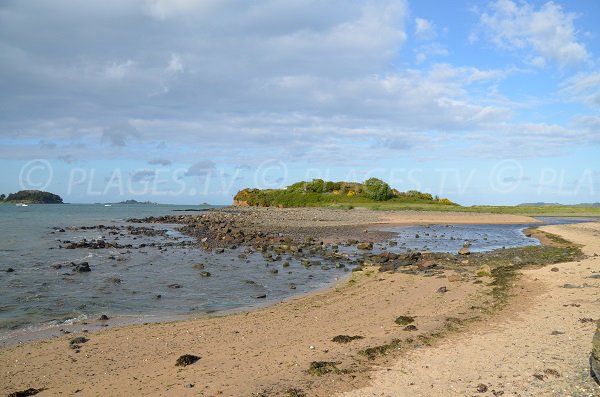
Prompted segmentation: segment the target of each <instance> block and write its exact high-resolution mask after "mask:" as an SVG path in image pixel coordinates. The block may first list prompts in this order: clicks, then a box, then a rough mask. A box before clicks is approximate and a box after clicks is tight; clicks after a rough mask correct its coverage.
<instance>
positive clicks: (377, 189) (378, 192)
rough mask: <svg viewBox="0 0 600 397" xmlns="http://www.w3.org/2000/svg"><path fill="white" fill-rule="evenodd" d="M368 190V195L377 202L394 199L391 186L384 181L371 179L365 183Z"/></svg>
mask: <svg viewBox="0 0 600 397" xmlns="http://www.w3.org/2000/svg"><path fill="white" fill-rule="evenodd" d="M364 185H365V187H366V189H367V191H366V195H367V196H368V197H369V198H371V199H373V200H377V201H385V200H389V199H391V198H392V197H394V192H393V191H392V188H391V187H390V185H388V184H387V183H385V182H384V181H382V180H381V179H377V178H371V179H367V180H366V181H365V182H364Z"/></svg>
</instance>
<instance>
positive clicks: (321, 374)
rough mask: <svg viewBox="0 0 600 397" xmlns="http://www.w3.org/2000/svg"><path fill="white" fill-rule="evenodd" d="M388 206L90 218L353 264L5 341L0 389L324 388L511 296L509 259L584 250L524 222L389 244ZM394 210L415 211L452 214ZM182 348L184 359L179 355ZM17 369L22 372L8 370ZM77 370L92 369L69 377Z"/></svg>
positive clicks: (221, 246) (512, 263)
mask: <svg viewBox="0 0 600 397" xmlns="http://www.w3.org/2000/svg"><path fill="white" fill-rule="evenodd" d="M395 215H396V214H389V213H373V212H370V211H342V210H324V209H301V210H287V209H281V210H280V209H273V208H269V209H266V210H265V209H254V208H250V209H239V208H226V209H219V210H211V211H207V212H204V213H202V214H198V215H185V216H183V215H182V216H179V215H176V216H165V217H155V218H144V219H133V220H130V222H132V223H134V224H135V223H138V224H140V226H139V227H138V226H127V227H122V228H117V229H106V228H104V227H103V228H101V230H103V231H106V230H108V232H109V236H112V237H113V238H116V237H120V234H121V233H123V234H127V235H128V236H136V235H141V234H148V235H153V236H158V237H160V234H161V232H160V230H162V229H161V228H158V229H154V228H153V227H148V226H146V225H143V224H156V225H158V224H163V223H166V224H178V225H179V228H180V231H181V232H182V233H184V234H186V235H188V236H192V237H193V239H192V241H191V242H190V241H188V243H191V244H192V245H193V246H197V247H198V248H202V249H205V250H209V251H210V252H211V254H216V255H219V254H220V253H223V252H229V250H233V249H240V248H241V249H242V252H244V253H243V254H240V257H238V259H239V260H241V261H244V260H245V258H244V257H241V256H242V255H249V254H251V253H253V254H255V255H256V254H260V255H261V256H262V259H263V260H264V262H265V263H266V264H267V270H268V271H271V272H274V271H282V270H283V269H286V263H288V261H289V260H294V261H295V263H298V262H300V263H301V264H302V266H304V267H306V268H315V267H318V268H320V269H325V268H328V267H330V266H335V267H339V268H341V269H347V270H352V276H351V277H350V278H349V279H348V281H345V282H343V283H340V284H338V285H336V286H334V287H332V288H330V289H328V290H327V291H324V292H319V293H314V294H309V295H308V296H304V297H301V298H297V299H293V300H290V301H284V302H282V303H279V304H276V305H274V306H270V307H267V308H265V309H260V310H255V311H252V312H246V313H241V314H235V315H229V316H224V317H213V318H204V319H197V320H188V321H183V322H176V323H165V324H149V325H144V326H130V327H125V328H118V329H110V330H106V331H104V332H90V333H86V334H84V335H86V336H85V338H86V339H87V341H86V343H85V344H80V345H79V346H80V349H78V350H80V352H75V350H73V349H72V348H68V349H67V350H66V353H65V352H62V350H61V346H62V344H65V346H70V345H69V341H68V340H65V341H63V340H62V339H55V340H52V341H47V342H35V343H32V344H26V345H23V346H18V347H14V348H10V349H5V350H2V351H0V358H2V360H6V362H7V363H12V364H10V365H7V372H6V374H3V375H2V378H1V379H0V380H2V381H3V382H5V384H6V389H4V388H3V389H2V390H3V391H6V392H9V391H12V390H25V389H27V387H31V388H35V389H36V390H37V389H46V390H50V391H52V393H55V394H56V393H59V392H73V391H74V390H78V392H80V391H83V392H84V393H87V394H94V393H96V394H97V393H98V392H99V391H100V390H102V389H103V388H106V387H107V385H109V384H110V387H111V389H112V390H138V391H139V392H140V393H141V394H149V395H153V394H156V395H160V394H163V395H164V394H169V393H177V394H178V395H207V396H209V395H211V396H212V395H232V396H233V395H235V396H246V395H247V396H250V395H253V396H300V395H315V396H329V395H333V394H334V393H336V392H340V391H349V390H352V389H355V388H358V387H361V386H364V385H365V384H367V383H368V382H369V379H370V375H369V374H370V373H371V371H372V369H373V367H374V366H376V367H378V366H382V365H388V363H390V362H391V360H394V359H396V358H397V357H398V355H399V354H402V352H405V351H408V350H411V349H418V348H425V347H427V346H430V345H432V344H434V343H435V342H436V341H439V340H442V339H443V338H445V337H446V336H447V335H450V334H452V333H454V332H456V331H457V330H462V329H465V327H467V326H468V325H469V324H471V323H474V322H476V321H478V320H480V319H481V318H482V317H483V316H489V315H490V314H493V313H496V312H497V311H498V310H499V309H500V308H502V307H504V306H505V305H506V304H507V303H508V302H509V301H510V299H511V296H512V293H513V292H512V291H513V289H514V285H515V283H517V282H518V279H519V275H520V271H521V270H522V269H527V268H539V267H540V266H544V265H548V264H554V263H562V262H565V261H577V260H580V259H582V258H583V254H582V252H581V250H580V249H579V248H578V247H577V246H575V245H573V244H571V243H569V242H568V241H565V240H562V239H560V238H558V237H556V236H554V235H550V234H546V233H542V232H539V231H536V230H531V231H528V233H529V234H530V235H533V236H535V237H538V238H539V239H540V240H542V241H543V242H544V243H545V245H543V246H534V247H524V248H507V249H500V250H496V251H493V252H489V253H475V252H470V251H469V249H468V248H467V247H465V249H461V250H460V252H455V253H432V252H427V251H415V250H413V251H408V252H398V251H397V248H396V245H397V242H396V241H394V240H389V237H390V236H392V235H393V234H391V233H389V232H378V231H377V230H376V229H378V228H382V226H388V225H393V224H406V223H402V222H397V223H394V222H390V219H398V218H393V216H395ZM403 215H405V217H406V218H407V219H410V222H412V223H416V224H427V223H433V222H434V221H437V222H438V223H441V224H444V223H445V221H451V220H453V219H456V218H453V217H454V216H455V215H454V214H451V215H449V216H446V217H443V216H441V215H440V214H436V215H435V216H432V215H431V214H426V216H429V217H430V218H426V217H425V218H424V215H423V214H421V213H418V214H403ZM444 215H445V214H444ZM411 216H412V218H411ZM435 217H437V218H435ZM479 221H480V222H484V221H488V222H489V219H485V218H482V219H481V220H479ZM519 221H522V219H519ZM98 227H99V225H98V226H96V228H98ZM57 233H60V231H57ZM111 233H112V234H111ZM117 241H118V240H117ZM108 243H112V242H111V241H108ZM85 248H87V249H89V248H93V247H87V246H86V247H85ZM73 249H77V247H75V248H73ZM394 251H396V252H394ZM232 252H233V251H232ZM288 266H289V264H288ZM201 270H202V271H204V272H205V270H204V267H203V268H202V269H201ZM552 271H554V270H552ZM207 273H208V272H207ZM208 275H209V274H207V276H208ZM203 277H204V276H203ZM290 288H292V286H290ZM565 288H566V287H565ZM109 321H110V320H109ZM108 346H110V348H108ZM34 352H35V353H34ZM76 353H77V354H76ZM188 356H189V357H194V360H192V361H193V362H191V361H190V362H189V364H188V361H189V360H183V361H181V360H179V359H181V357H188ZM27 357H30V358H27ZM177 357H179V359H178V358H177ZM15 360H16V361H15ZM69 360H70V361H69ZM180 361H181V362H184V361H185V365H180V364H178V363H179V362H180ZM108 362H110V363H111V365H110V366H108V367H107V365H106V363H108ZM31 365H33V366H34V367H35V368H32V367H31ZM188 366H189V367H190V368H192V370H187V369H184V367H185V368H187V367H188ZM46 368H47V369H50V368H53V371H54V372H52V373H51V372H48V371H47V370H46ZM23 371H27V372H28V373H30V374H31V376H29V377H28V378H27V379H24V378H22V377H20V376H19V375H18V374H21V373H24V372H23ZM90 371H93V373H94V374H95V375H94V377H93V378H90V380H91V381H90V382H85V383H82V382H81V379H86V376H88V375H86V374H87V373H89V372H90ZM103 373H104V374H105V375H104V376H103V375H101V374H103ZM144 374H145V375H148V374H150V378H149V377H148V376H145V375H144ZM142 379H143V381H141V380H142ZM0 383H1V382H0ZM294 393H295V394H294ZM307 393H309V394H307Z"/></svg>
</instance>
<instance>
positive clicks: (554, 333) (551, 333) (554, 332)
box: [550, 330, 565, 335]
mask: <svg viewBox="0 0 600 397" xmlns="http://www.w3.org/2000/svg"><path fill="white" fill-rule="evenodd" d="M564 334H565V333H564V332H563V331H556V330H555V331H552V332H550V335H564Z"/></svg>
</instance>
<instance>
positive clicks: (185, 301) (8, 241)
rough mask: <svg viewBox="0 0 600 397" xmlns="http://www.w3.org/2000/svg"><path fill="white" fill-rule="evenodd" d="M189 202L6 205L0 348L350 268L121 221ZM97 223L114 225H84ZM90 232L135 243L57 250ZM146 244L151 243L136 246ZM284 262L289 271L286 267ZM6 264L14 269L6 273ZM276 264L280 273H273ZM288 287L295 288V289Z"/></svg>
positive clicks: (517, 231) (456, 236)
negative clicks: (308, 263) (267, 255)
mask: <svg viewBox="0 0 600 397" xmlns="http://www.w3.org/2000/svg"><path fill="white" fill-rule="evenodd" d="M186 208H195V209H201V207H189V206H166V205H157V206H154V205H113V206H112V207H104V206H103V205H30V206H28V207H16V206H12V205H0V221H1V223H0V233H2V236H3V238H2V239H1V240H0V255H1V256H0V291H1V296H0V298H1V299H0V344H6V343H10V342H11V341H14V340H15V339H20V340H22V339H23V336H24V335H29V334H33V333H36V332H39V331H44V330H48V329H53V330H58V329H59V328H62V327H65V326H68V325H70V324H73V323H75V324H82V323H94V320H95V319H97V318H98V317H99V316H100V315H101V314H106V315H108V316H109V317H111V318H113V319H114V320H113V321H117V322H121V323H123V322H125V323H128V322H146V321H162V320H167V319H175V318H180V317H181V316H190V315H192V316H194V315H200V314H203V313H210V312H214V311H224V310H232V309H240V308H249V307H256V306H259V305H265V304H269V303H272V302H277V301H280V300H282V299H285V298H287V297H290V296H293V295H297V294H302V293H306V292H309V291H313V290H315V289H318V288H321V287H324V286H327V285H329V284H331V283H332V282H333V281H335V280H337V279H339V278H340V277H343V276H344V275H345V274H348V273H347V271H348V269H347V268H346V269H336V268H335V267H334V266H333V263H326V262H324V263H323V264H324V265H328V266H327V267H325V268H321V267H320V266H312V267H310V268H308V269H307V268H305V267H304V266H302V265H301V263H300V262H299V259H295V258H291V257H287V256H286V255H283V257H282V258H281V260H279V261H275V262H267V261H265V259H264V258H263V256H262V255H261V254H259V253H250V254H244V248H239V249H235V250H226V251H225V252H224V253H222V254H215V253H209V252H205V251H203V250H200V249H197V248H194V247H192V246H187V245H185V244H186V242H190V243H191V242H192V239H191V238H189V237H187V236H183V235H181V234H180V233H179V232H178V231H177V230H176V228H177V225H157V224H153V225H141V224H135V225H133V226H136V227H139V226H148V227H151V228H154V229H159V230H166V231H167V232H166V236H163V237H161V236H154V237H148V236H135V235H130V234H128V233H127V231H126V229H125V228H126V227H127V226H128V224H127V223H126V222H125V221H124V219H127V218H142V217H146V216H160V215H168V214H185V212H176V213H175V212H173V210H181V209H186ZM551 222H552V223H558V222H564V221H562V220H551ZM98 224H103V225H105V226H107V227H115V228H117V229H118V230H111V229H106V228H105V229H91V230H82V229H81V228H80V227H81V226H94V225H98ZM70 226H74V227H73V228H69V227H70ZM527 226H529V225H449V226H416V227H401V228H390V229H386V230H389V231H394V232H396V233H398V234H397V236H396V237H394V240H396V241H398V246H396V247H386V246H385V245H384V244H376V246H375V250H374V252H377V251H379V250H381V249H383V248H384V247H386V249H388V250H390V251H395V252H402V251H409V250H430V251H438V252H456V251H457V250H458V249H460V248H461V247H462V246H463V245H464V244H465V243H468V244H470V248H471V250H472V251H474V252H477V251H488V250H493V249H497V248H502V247H518V246H524V245H534V244H538V241H537V240H535V239H531V238H528V237H526V236H524V235H523V233H522V230H523V229H524V228H525V227H527ZM59 228H64V229H65V231H64V232H60V231H58V230H57V229H59ZM417 234H418V235H419V237H418V238H417V237H416V236H417ZM84 238H85V239H87V240H88V241H89V240H93V239H105V240H106V241H113V240H115V239H116V240H115V241H117V242H118V243H119V244H121V245H127V244H132V245H133V246H134V247H135V248H131V249H128V248H120V249H114V248H107V249H88V248H79V249H64V248H62V249H61V248H60V246H63V247H64V246H66V245H67V244H66V243H64V241H79V240H81V239H84ZM143 244H145V245H146V246H145V247H143V248H138V247H139V246H140V245H143ZM152 244H156V246H151V245H152ZM340 251H341V252H345V253H347V254H348V255H350V256H353V255H355V256H356V255H358V253H357V252H356V250H355V249H354V248H352V247H340ZM240 255H245V257H242V258H240ZM83 261H85V262H88V263H89V265H90V268H91V272H87V273H77V272H74V271H73V270H72V266H71V262H74V263H81V262H83ZM286 261H287V262H289V264H290V266H289V267H283V263H284V262H286ZM198 263H202V264H204V269H203V270H204V271H207V272H210V274H211V275H210V277H202V275H201V274H200V271H201V270H198V269H196V268H195V267H194V265H196V264H198ZM9 267H10V268H13V269H14V272H10V273H9V272H6V270H7V269H8V268H9ZM272 269H277V270H278V272H277V273H276V274H274V273H273V272H272ZM290 283H292V284H294V285H295V286H296V288H295V289H290V286H289V285H290ZM258 296H266V297H264V298H260V299H257V297H258ZM115 318H116V319H115ZM113 321H111V323H112V322H113ZM25 339H26V338H25Z"/></svg>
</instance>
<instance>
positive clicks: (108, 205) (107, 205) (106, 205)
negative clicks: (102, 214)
mask: <svg viewBox="0 0 600 397" xmlns="http://www.w3.org/2000/svg"><path fill="white" fill-rule="evenodd" d="M104 206H105V207H112V205H110V204H104Z"/></svg>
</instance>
